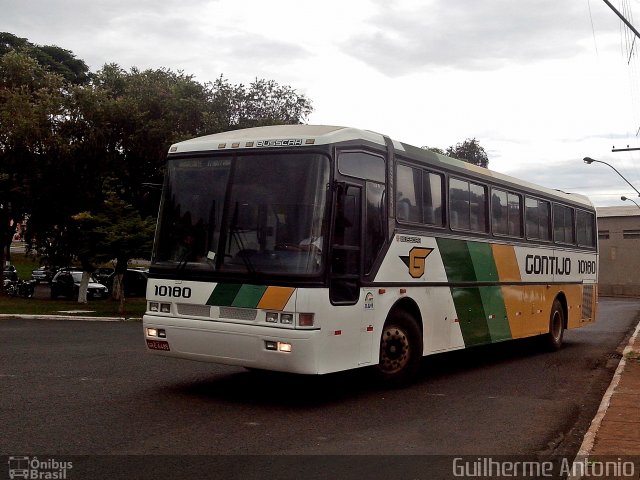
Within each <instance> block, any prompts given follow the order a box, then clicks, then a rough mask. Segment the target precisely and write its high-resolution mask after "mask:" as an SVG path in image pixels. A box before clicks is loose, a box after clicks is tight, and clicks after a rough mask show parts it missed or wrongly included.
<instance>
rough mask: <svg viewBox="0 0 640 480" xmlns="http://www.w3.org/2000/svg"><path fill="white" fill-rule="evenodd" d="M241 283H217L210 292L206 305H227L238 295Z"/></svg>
mask: <svg viewBox="0 0 640 480" xmlns="http://www.w3.org/2000/svg"><path fill="white" fill-rule="evenodd" d="M241 287H242V285H241V284H235V283H219V284H218V285H216V288H214V289H213V292H211V296H210V297H209V300H207V305H217V306H222V307H228V306H230V305H231V304H232V303H233V300H234V299H235V298H236V295H238V292H239V291H240V288H241Z"/></svg>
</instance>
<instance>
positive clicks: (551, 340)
mask: <svg viewBox="0 0 640 480" xmlns="http://www.w3.org/2000/svg"><path fill="white" fill-rule="evenodd" d="M563 336H564V309H563V308H562V303H560V300H558V299H557V298H556V299H555V300H554V301H553V305H552V306H551V316H550V317H549V333H547V334H546V335H545V336H544V343H545V346H546V347H547V348H548V349H549V350H552V351H554V350H559V349H560V347H562V338H563Z"/></svg>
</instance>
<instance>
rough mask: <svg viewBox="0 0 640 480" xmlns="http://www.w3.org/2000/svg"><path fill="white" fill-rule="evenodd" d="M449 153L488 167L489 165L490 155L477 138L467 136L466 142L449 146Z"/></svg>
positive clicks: (459, 158)
mask: <svg viewBox="0 0 640 480" xmlns="http://www.w3.org/2000/svg"><path fill="white" fill-rule="evenodd" d="M447 155H449V156H450V157H453V158H457V159H458V160H462V161H464V162H467V163H472V164H474V165H478V166H479V167H484V168H487V167H488V166H489V157H488V156H487V152H485V151H484V148H482V147H481V146H480V143H479V142H478V140H476V139H475V138H467V139H466V140H465V141H464V142H462V143H458V144H456V146H455V147H454V146H451V147H449V148H447Z"/></svg>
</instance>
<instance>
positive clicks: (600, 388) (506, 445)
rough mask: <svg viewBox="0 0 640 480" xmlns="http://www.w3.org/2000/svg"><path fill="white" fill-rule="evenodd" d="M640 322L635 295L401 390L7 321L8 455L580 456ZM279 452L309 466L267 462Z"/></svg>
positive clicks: (433, 363) (0, 381)
mask: <svg viewBox="0 0 640 480" xmlns="http://www.w3.org/2000/svg"><path fill="white" fill-rule="evenodd" d="M638 311H640V301H638V300H614V299H601V302H600V311H599V316H598V322H597V323H596V324H594V325H591V326H588V327H585V328H582V329H578V330H571V331H568V332H566V333H565V346H564V348H563V349H562V350H560V351H559V352H554V353H546V352H542V351H540V349H539V345H538V343H537V342H536V341H532V340H524V341H514V342H510V343H505V344H502V345H494V346H490V347H479V348H475V349H470V350H468V351H462V352H453V353H447V354H441V355H436V356H433V357H428V358H426V359H425V360H424V361H423V365H422V374H421V376H420V378H419V380H418V381H417V382H416V383H415V384H414V385H412V386H410V387H408V388H405V389H401V390H382V389H379V388H377V387H376V386H375V385H372V384H371V383H369V382H368V380H367V377H366V375H363V374H362V372H360V371H356V372H347V373H343V374H336V375H329V376H323V377H297V376H290V375H277V374H258V373H254V372H248V371H245V370H243V369H239V368H235V367H227V366H219V365H212V364H203V363H196V362H190V361H185V360H176V359H166V358H160V357H155V356H153V355H149V354H147V353H146V352H145V347H144V342H143V338H142V327H141V323H140V322H135V323H101V322H78V321H42V320H41V321H35V320H20V319H12V320H0V392H2V393H1V395H0V455H7V456H9V455H11V456H15V455H35V454H38V455H40V457H41V458H44V457H45V455H46V456H48V457H47V458H49V457H51V458H64V457H65V456H67V457H69V458H71V457H74V458H75V456H80V455H92V456H94V455H123V456H125V455H126V456H129V455H167V456H176V455H242V456H245V455H266V457H246V458H252V461H253V462H254V463H256V462H258V463H259V464H260V466H256V465H254V466H253V467H252V468H251V472H254V473H255V475H256V476H255V477H254V478H264V477H263V475H262V474H261V473H260V471H261V470H260V469H261V468H264V469H265V470H262V473H265V472H266V471H269V469H276V470H278V471H279V472H280V473H281V474H283V475H284V474H285V472H286V473H287V474H293V473H296V474H297V473H299V471H300V470H299V468H300V467H301V466H300V465H298V464H296V468H297V469H298V470H295V471H294V470H293V469H292V468H293V467H292V465H290V464H288V465H280V464H279V463H278V462H280V461H281V460H278V458H280V459H281V458H289V459H295V458H297V459H300V458H305V459H311V460H305V462H303V464H304V466H305V467H306V469H307V470H306V471H307V474H306V475H305V476H304V477H302V478H312V477H314V475H312V473H314V472H315V473H318V472H319V471H320V470H318V465H319V464H325V463H326V461H324V460H323V459H325V460H326V459H327V458H333V459H334V462H336V463H338V464H340V462H341V461H342V460H341V459H344V458H345V457H324V456H326V455H376V456H378V455H533V456H544V455H547V454H558V455H573V454H575V452H576V451H577V449H578V447H579V446H580V443H581V441H582V437H583V435H584V433H585V431H586V430H587V428H588V426H589V423H590V421H591V419H592V418H593V416H594V414H595V412H596V410H597V408H598V405H599V403H600V401H601V398H602V395H603V393H604V391H605V390H606V388H607V386H608V384H609V382H610V380H611V377H612V375H613V372H614V370H615V367H616V365H617V362H618V358H619V356H618V353H617V352H618V351H617V348H618V346H619V345H620V344H621V342H622V341H623V340H624V339H625V337H626V336H627V335H628V333H629V332H630V329H631V328H632V327H633V326H634V325H635V324H636V321H637V318H636V315H637V313H638ZM283 454H284V455H294V456H298V455H305V456H306V455H311V456H313V457H275V458H276V459H275V460H274V459H273V458H274V457H271V455H277V456H280V455H283ZM82 458H83V457H79V459H78V460H77V462H82ZM90 458H92V459H93V460H92V464H93V465H100V472H102V473H104V470H105V469H106V471H107V472H108V474H109V476H110V477H111V478H121V477H118V476H117V468H120V469H122V468H124V467H122V465H125V464H129V463H131V465H130V466H131V467H132V468H133V466H138V467H140V468H142V465H145V467H144V468H145V470H144V472H147V470H146V468H147V467H148V464H149V463H155V464H157V465H163V463H162V462H160V461H159V459H160V458H165V463H166V462H167V460H166V458H171V459H173V460H171V461H170V462H169V463H170V464H171V465H174V466H176V465H177V467H176V468H178V470H179V471H180V472H182V473H184V474H185V475H187V474H189V475H192V474H195V472H194V471H191V470H189V468H188V467H187V466H185V464H184V462H183V461H181V460H180V458H181V457H151V458H154V459H155V460H154V461H151V462H149V461H148V460H145V461H144V462H143V461H141V460H140V459H147V458H148V457H123V458H128V459H130V462H124V463H123V462H114V461H113V458H117V457H106V460H105V458H103V457H90ZM203 458H204V457H195V460H194V459H193V457H192V460H191V461H189V462H187V463H188V466H189V467H190V468H192V469H195V468H198V466H199V465H200V463H201V462H203V461H204V460H203ZM238 458H241V457H234V456H231V457H216V460H215V465H212V464H211V463H210V462H211V461H212V460H211V459H210V458H209V460H208V461H209V463H208V464H206V465H204V466H203V467H202V468H206V469H207V471H209V473H210V474H211V475H212V476H211V477H210V478H223V476H224V477H226V478H231V477H233V476H234V475H232V474H230V473H229V469H230V468H232V470H233V471H234V472H238V468H240V466H242V465H243V464H244V465H245V467H246V466H247V464H246V462H244V461H243V460H241V459H240V460H238ZM242 458H244V457H242ZM359 458H360V460H359V461H358V462H357V464H358V467H357V469H356V467H352V465H353V464H351V463H347V464H345V465H342V468H343V470H341V472H342V473H343V474H342V475H340V476H339V477H337V478H348V477H349V476H350V475H349V474H344V469H347V470H349V469H350V468H354V470H353V471H352V472H351V474H352V476H353V477H354V478H363V477H362V475H363V471H362V467H363V464H366V465H369V466H371V465H374V466H375V467H371V468H375V471H374V472H371V473H370V474H369V478H382V477H377V476H376V475H377V474H380V473H381V471H382V470H384V468H383V467H384V465H391V464H392V463H393V462H389V461H386V460H384V461H380V460H378V463H376V462H364V461H363V460H362V459H364V458H369V457H359ZM378 458H382V459H389V458H400V457H378ZM405 458H413V457H405ZM433 458H435V457H433ZM98 459H101V460H98ZM266 459H271V460H269V461H267V460H266ZM84 461H85V463H86V458H85V460H84ZM265 462H266V464H265ZM323 462H324V463H323ZM2 463H3V464H6V462H2ZM116 464H117V465H119V467H118V466H117V465H116ZM2 468H6V467H5V465H2ZM78 468H79V467H78ZM96 468H98V467H96ZM158 468H161V469H167V468H169V467H168V466H167V465H166V464H164V466H162V467H158ZM247 468H248V467H247ZM390 468H392V467H390ZM282 469H287V470H284V471H283V470H282ZM381 469H382V470H381ZM120 471H121V472H122V470H120ZM149 471H153V468H152V469H151V470H149ZM163 471H164V472H165V473H166V472H167V471H168V470H163ZM76 472H79V470H78V469H77V470H76ZM189 472H191V473H189ZM72 473H73V472H72ZM139 473H140V472H139ZM156 473H157V472H156ZM2 475H3V470H2V469H0V479H1V478H7V477H6V476H4V477H3V476H2ZM92 477H93V478H98V477H97V476H96V475H95V474H94V475H92ZM242 477H243V478H251V475H248V476H247V471H243V473H242ZM67 478H74V477H73V476H72V475H69V476H68V477H67ZM75 478H82V477H80V476H76V477H75ZM104 478H106V476H105V477H104ZM122 478H125V477H122ZM132 478H133V477H132ZM138 478H142V476H140V475H138ZM145 478H146V477H145ZM148 478H153V477H148ZM166 478H173V477H166ZM184 478H186V476H185V477H184ZM201 478H204V477H201ZM272 478H301V477H299V476H290V477H287V476H275V477H272ZM317 478H325V477H322V476H318V477H317ZM326 478H336V477H335V476H334V477H326ZM416 478H417V477H416Z"/></svg>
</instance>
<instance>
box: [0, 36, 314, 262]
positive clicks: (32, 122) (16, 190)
mask: <svg viewBox="0 0 640 480" xmlns="http://www.w3.org/2000/svg"><path fill="white" fill-rule="evenodd" d="M311 111H312V107H311V102H310V101H309V100H308V99H307V98H306V97H305V96H304V95H300V94H298V93H297V92H296V91H295V90H294V89H292V88H291V87H289V86H282V85H279V84H278V83H276V82H275V81H272V80H264V79H256V80H255V81H254V82H252V83H251V84H250V85H249V86H245V85H242V84H239V85H233V84H231V83H230V82H229V81H228V80H227V79H225V78H224V77H223V76H220V77H219V78H218V79H216V80H215V81H214V82H211V83H207V84H204V85H203V84H201V83H198V82H197V81H195V80H194V78H193V76H191V75H187V74H185V73H183V72H173V71H171V70H169V69H164V68H161V69H155V70H145V71H140V70H138V69H136V68H132V69H131V70H130V71H125V70H124V69H122V68H120V67H119V66H118V65H117V64H113V63H112V64H106V65H104V67H103V68H102V69H100V70H99V71H98V72H97V73H90V72H89V70H88V67H87V66H86V64H85V63H84V62H83V61H81V60H79V59H76V58H75V56H74V55H73V53H72V52H70V51H68V50H65V49H62V48H60V47H57V46H38V45H34V44H32V43H30V42H29V41H28V40H27V39H24V38H19V37H16V36H15V35H12V34H10V33H6V32H5V33H0V204H1V205H11V212H9V211H8V209H6V208H5V209H4V210H3V212H4V214H7V213H10V215H11V216H13V217H14V218H16V219H18V220H19V219H22V218H28V229H27V234H26V240H27V242H28V245H29V247H30V248H31V251H32V252H35V253H37V254H38V255H42V256H45V257H47V258H48V260H49V261H50V262H51V263H55V264H57V265H64V264H68V263H70V262H71V261H72V260H74V259H75V260H78V261H79V262H80V263H81V264H82V265H83V267H84V268H85V269H90V268H91V267H92V266H93V265H96V264H98V263H100V262H103V261H108V260H109V261H110V260H112V259H114V258H117V259H118V268H119V270H123V269H124V268H126V265H127V261H128V260H129V259H131V258H134V257H148V256H149V254H150V250H151V243H152V239H153V232H154V229H155V216H156V214H157V210H158V201H159V195H158V192H157V191H152V190H149V189H147V188H145V185H148V184H159V183H161V182H162V177H163V173H164V164H165V161H166V153H167V150H168V148H169V146H170V145H171V144H172V143H175V142H177V141H180V140H184V139H186V138H191V137H194V136H198V135H204V134H210V133H217V132H220V131H224V130H231V129H236V128H244V127H251V126H258V125H270V124H284V123H300V122H302V121H303V120H305V119H306V118H307V116H308V115H309V114H310V113H311ZM114 179H117V180H114ZM3 238H4V237H3Z"/></svg>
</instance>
